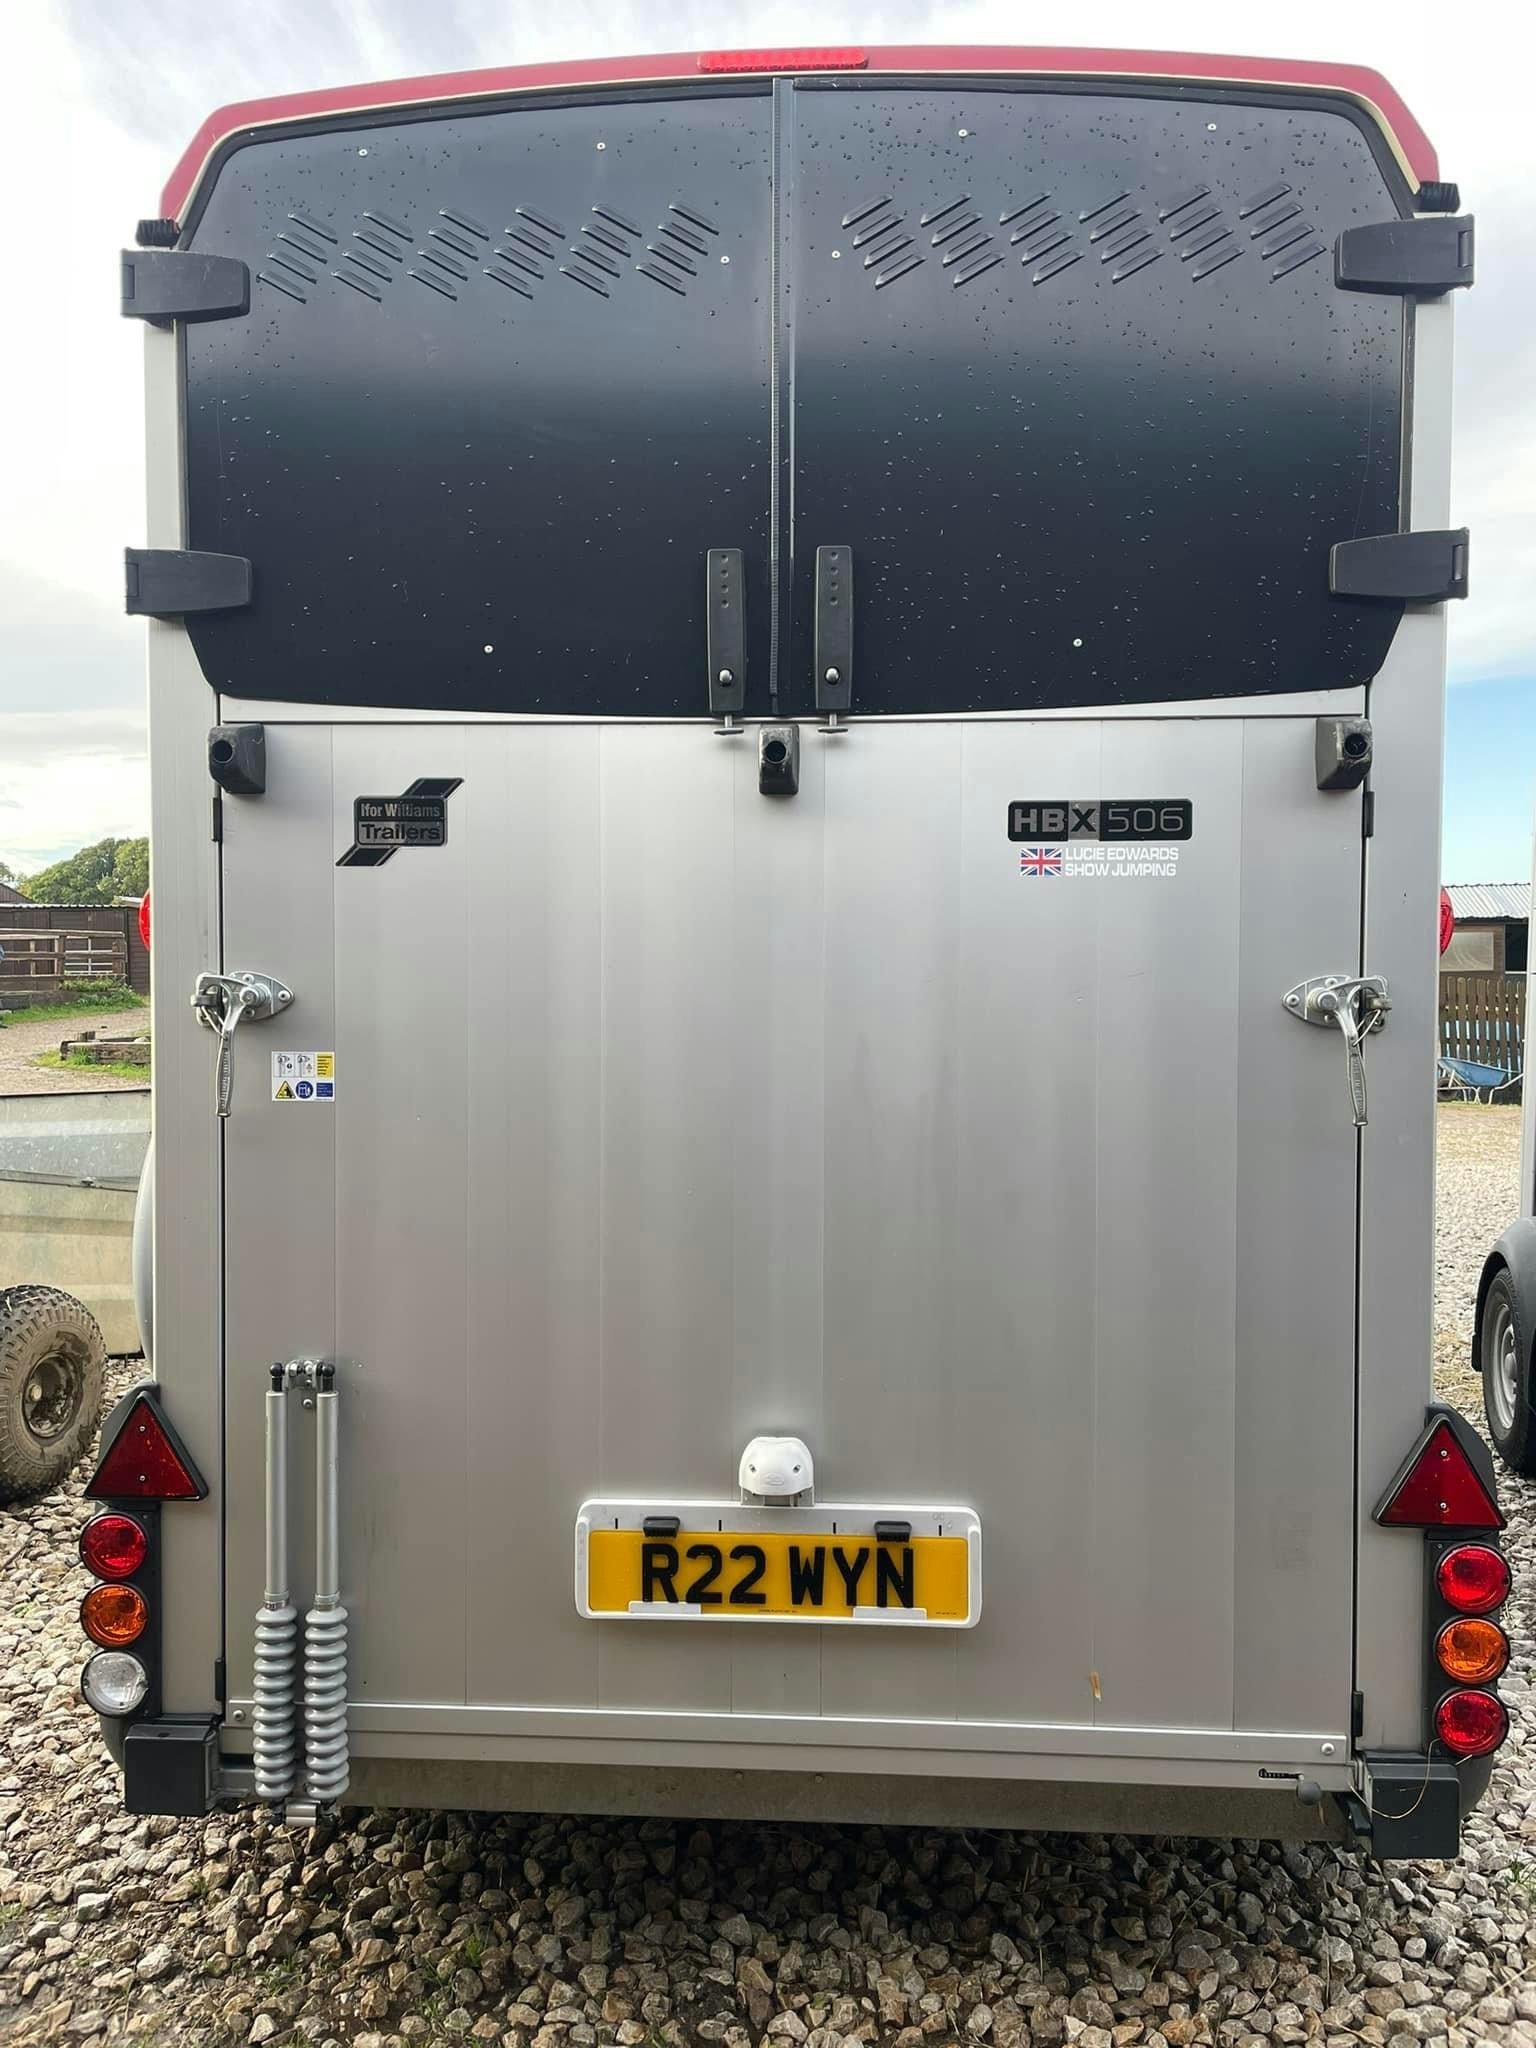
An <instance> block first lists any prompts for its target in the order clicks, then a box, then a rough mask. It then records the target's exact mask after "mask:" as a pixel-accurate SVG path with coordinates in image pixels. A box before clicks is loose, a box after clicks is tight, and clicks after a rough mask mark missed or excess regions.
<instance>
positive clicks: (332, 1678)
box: [304, 1603, 350, 1805]
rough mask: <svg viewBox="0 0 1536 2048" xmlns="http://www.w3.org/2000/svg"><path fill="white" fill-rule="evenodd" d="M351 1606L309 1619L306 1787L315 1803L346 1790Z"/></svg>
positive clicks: (312, 1613)
mask: <svg viewBox="0 0 1536 2048" xmlns="http://www.w3.org/2000/svg"><path fill="white" fill-rule="evenodd" d="M349 1776H350V1754H349V1746H348V1741H347V1610H346V1608H345V1607H343V1606H341V1605H340V1604H339V1603H338V1604H337V1605H336V1606H334V1607H318V1606H317V1607H311V1609H310V1610H309V1612H308V1614H306V1615H305V1617H304V1789H305V1791H306V1792H307V1793H308V1794H309V1796H310V1798H311V1799H313V1800H314V1801H315V1803H316V1805H327V1804H331V1803H333V1802H334V1801H336V1800H338V1799H339V1798H340V1797H341V1795H342V1793H343V1792H345V1791H346V1789H347V1779H348V1777H349Z"/></svg>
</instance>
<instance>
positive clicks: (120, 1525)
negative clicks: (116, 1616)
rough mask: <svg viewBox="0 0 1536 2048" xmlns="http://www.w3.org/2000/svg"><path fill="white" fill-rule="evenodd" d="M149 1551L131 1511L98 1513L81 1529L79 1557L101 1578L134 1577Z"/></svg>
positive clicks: (144, 1537)
mask: <svg viewBox="0 0 1536 2048" xmlns="http://www.w3.org/2000/svg"><path fill="white" fill-rule="evenodd" d="M148 1553H149V1542H148V1539H147V1538H146V1536H145V1534H144V1531H143V1530H142V1529H141V1528H140V1527H139V1525H138V1523H137V1522H136V1521H134V1519H133V1517H132V1516H131V1515H98V1516H97V1517H96V1519H95V1521H93V1522H87V1523H86V1525H85V1527H84V1528H83V1529H82V1530H81V1531H80V1561H81V1563H82V1564H83V1565H85V1566H86V1568H87V1569H88V1570H90V1571H93V1572H94V1573H95V1574H96V1576H97V1578H98V1579H131V1578H132V1577H133V1575H134V1573H135V1572H136V1571H137V1570H138V1569H139V1567H140V1566H141V1565H142V1564H143V1562H144V1559H145V1557H146V1556H147V1555H148Z"/></svg>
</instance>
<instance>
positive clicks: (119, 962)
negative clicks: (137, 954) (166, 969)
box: [0, 922, 128, 989]
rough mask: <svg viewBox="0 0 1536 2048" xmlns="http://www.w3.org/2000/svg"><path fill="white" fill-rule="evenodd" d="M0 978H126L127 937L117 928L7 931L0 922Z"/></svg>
mask: <svg viewBox="0 0 1536 2048" xmlns="http://www.w3.org/2000/svg"><path fill="white" fill-rule="evenodd" d="M0 947H3V948H4V949H5V957H4V959H3V960H0V982H20V983H21V984H22V985H23V987H24V988H27V989H30V987H31V985H32V983H34V982H38V981H50V982H54V981H91V980H98V979H101V980H107V981H126V980H127V978H128V941H127V939H126V938H124V936H123V934H122V933H121V932H8V931H6V929H5V927H4V924H3V922H0Z"/></svg>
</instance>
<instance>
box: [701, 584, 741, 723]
mask: <svg viewBox="0 0 1536 2048" xmlns="http://www.w3.org/2000/svg"><path fill="white" fill-rule="evenodd" d="M704 576H705V583H704V619H705V627H704V639H705V653H706V655H707V657H708V661H709V708H710V711H711V712H712V713H713V715H714V716H715V717H716V718H723V719H726V720H728V721H729V720H731V719H734V718H739V717H740V716H741V713H742V710H743V708H744V707H745V705H746V701H747V637H746V606H745V601H744V597H745V591H744V578H743V575H742V566H741V549H740V548H711V549H710V550H709V552H708V555H707V557H706V562H705V572H704Z"/></svg>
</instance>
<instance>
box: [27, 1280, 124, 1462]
mask: <svg viewBox="0 0 1536 2048" xmlns="http://www.w3.org/2000/svg"><path fill="white" fill-rule="evenodd" d="M106 1363H107V1347H106V1345H105V1344H104V1343H103V1342H102V1340H101V1331H100V1330H99V1329H98V1328H97V1325H96V1318H95V1317H94V1316H93V1315H92V1314H91V1313H90V1311H89V1310H88V1309H86V1308H84V1307H83V1306H82V1305H81V1304H80V1303H79V1302H78V1301H76V1300H75V1298H74V1296H73V1295H72V1294H64V1293H62V1292H61V1291H60V1290H59V1289H58V1288H57V1287H7V1288H0V1501H5V1500H17V1499H20V1498H21V1497H22V1496H23V1495H25V1494H33V1493H46V1492H47V1490H48V1488H49V1487H51V1486H57V1485H58V1483H59V1481H60V1480H61V1479H62V1478H63V1477H64V1475H65V1473H66V1472H68V1470H69V1468H70V1467H71V1465H73V1464H74V1462H75V1460H76V1459H77V1458H79V1457H80V1456H81V1455H82V1454H83V1453H84V1452H85V1451H86V1450H87V1449H88V1448H89V1447H90V1445H91V1443H92V1441H93V1440H94V1438H95V1434H96V1427H97V1424H98V1423H99V1422H100V1420H101V1401H102V1387H103V1381H104V1375H105V1372H106Z"/></svg>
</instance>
